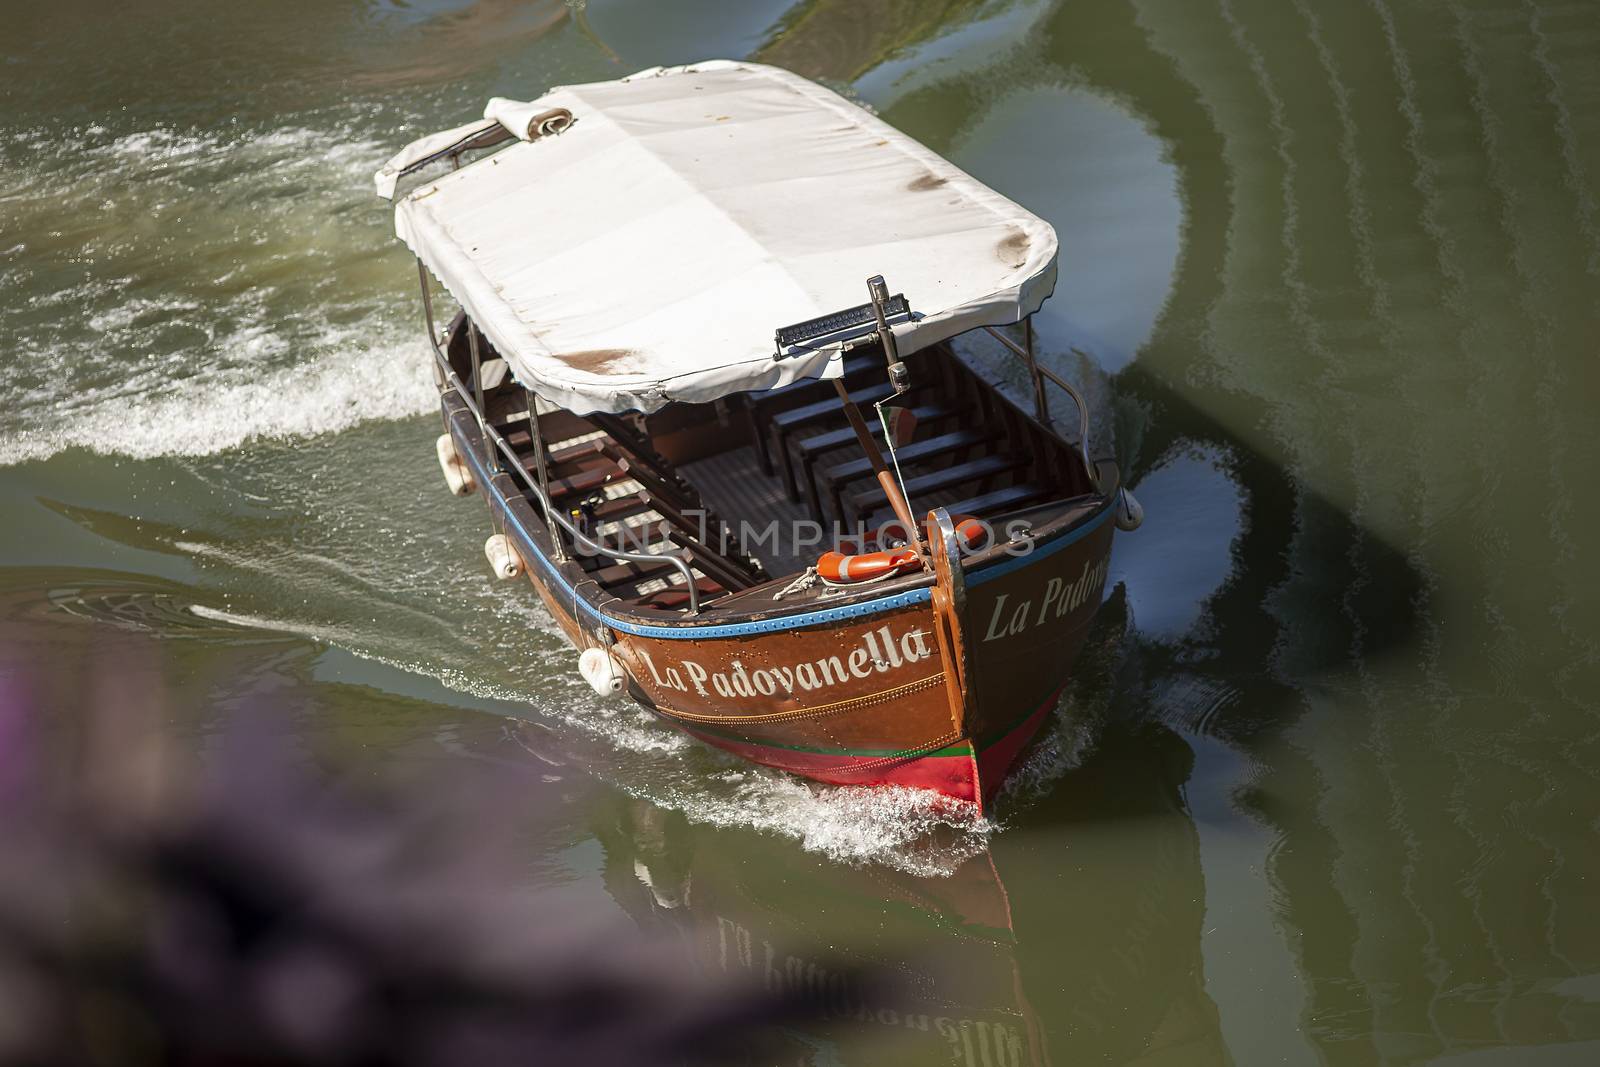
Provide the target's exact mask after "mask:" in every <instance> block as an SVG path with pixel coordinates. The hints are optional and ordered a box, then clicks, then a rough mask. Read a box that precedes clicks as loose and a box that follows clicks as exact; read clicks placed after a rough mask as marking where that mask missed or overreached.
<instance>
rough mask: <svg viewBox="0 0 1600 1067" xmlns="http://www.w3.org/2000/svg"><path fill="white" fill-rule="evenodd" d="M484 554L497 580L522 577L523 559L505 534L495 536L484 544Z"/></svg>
mask: <svg viewBox="0 0 1600 1067" xmlns="http://www.w3.org/2000/svg"><path fill="white" fill-rule="evenodd" d="M483 554H484V555H485V556H486V557H488V560H489V567H490V569H491V570H493V571H494V573H495V576H496V577H497V578H520V577H522V557H521V556H519V555H517V549H516V546H515V545H513V544H512V543H511V538H509V537H507V536H506V535H505V534H495V535H494V536H493V537H491V538H489V540H487V541H485V542H484V543H483Z"/></svg>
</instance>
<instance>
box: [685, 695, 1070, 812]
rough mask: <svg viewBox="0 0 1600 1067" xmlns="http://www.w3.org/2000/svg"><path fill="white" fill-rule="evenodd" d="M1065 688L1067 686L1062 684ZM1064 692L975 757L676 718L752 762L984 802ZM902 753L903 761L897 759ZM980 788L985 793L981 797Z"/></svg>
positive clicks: (956, 749) (843, 781)
mask: <svg viewBox="0 0 1600 1067" xmlns="http://www.w3.org/2000/svg"><path fill="white" fill-rule="evenodd" d="M1061 688H1062V689H1064V688H1066V687H1065V685H1063V686H1062V687H1061ZM1060 696H1061V689H1057V690H1056V691H1055V693H1053V694H1052V695H1051V696H1050V698H1049V699H1048V700H1046V701H1044V702H1043V703H1041V704H1040V705H1039V706H1038V707H1036V708H1034V709H1033V710H1032V711H1029V712H1027V713H1026V714H1025V715H1023V716H1022V717H1021V718H1020V719H1018V720H1017V721H1015V722H1013V723H1011V724H1010V725H1009V726H1004V727H1001V728H1000V730H999V731H998V732H997V733H996V734H991V735H990V738H989V740H988V741H987V742H986V743H985V744H984V745H983V746H981V748H980V749H979V750H978V752H977V755H976V757H974V753H973V749H972V748H971V747H970V746H969V745H968V744H959V745H952V746H950V747H948V748H941V749H937V750H935V751H933V752H926V753H922V754H920V755H919V754H916V753H915V752H894V751H890V750H864V751H852V750H849V749H821V750H818V749H806V748H799V747H795V746H790V745H779V744H773V743H771V742H760V741H750V740H748V739H744V738H734V737H731V736H728V735H727V734H724V733H723V732H721V731H718V730H708V729H706V728H704V727H703V726H701V725H700V724H698V723H697V724H694V725H692V726H691V725H689V724H688V723H684V722H678V721H677V720H673V721H674V723H675V725H677V726H678V727H679V728H680V729H682V730H683V731H684V732H685V733H688V734H691V735H693V736H695V737H698V738H699V739H700V740H702V741H704V742H705V743H706V744H708V745H713V746H715V747H717V748H720V749H723V750H724V751H727V752H731V753H733V754H734V755H736V756H739V757H740V758H742V759H747V760H749V761H750V762H752V763H760V764H764V765H766V766H769V767H777V768H779V769H780V770H786V771H792V772H793V773H795V774H800V775H804V776H805V777H807V778H815V779H817V780H818V781H822V782H831V783H834V784H838V785H903V786H909V787H912V788H919V789H934V790H937V791H939V792H941V793H945V794H947V795H949V796H954V797H959V798H961V799H963V800H971V801H977V802H980V803H981V802H982V800H983V799H987V797H988V796H989V795H992V794H993V793H994V791H995V789H996V788H997V787H998V786H999V785H1000V783H1001V781H1002V780H1003V779H1004V778H1005V775H1006V772H1007V771H1009V770H1010V769H1011V765H1012V764H1013V763H1015V762H1016V760H1017V757H1018V756H1020V755H1021V754H1022V751H1023V749H1025V748H1026V747H1027V745H1028V742H1029V741H1031V740H1033V736H1034V735H1035V734H1036V733H1038V732H1039V727H1040V726H1041V725H1043V723H1044V720H1045V718H1046V717H1047V716H1048V715H1049V713H1050V711H1051V709H1053V708H1054V707H1055V705H1056V701H1057V699H1058V698H1059V697H1060ZM895 756H904V757H905V758H904V759H898V760H897V759H894V758H893V757H895ZM980 789H981V790H982V792H983V794H984V797H982V798H980V797H979V796H978V793H979V790H980Z"/></svg>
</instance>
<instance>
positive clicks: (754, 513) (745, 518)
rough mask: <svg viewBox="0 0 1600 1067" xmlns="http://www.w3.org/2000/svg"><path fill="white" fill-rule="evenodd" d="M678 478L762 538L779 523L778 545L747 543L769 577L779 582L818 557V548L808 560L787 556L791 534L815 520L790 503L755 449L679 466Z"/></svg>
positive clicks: (737, 524) (734, 522)
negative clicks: (804, 523)
mask: <svg viewBox="0 0 1600 1067" xmlns="http://www.w3.org/2000/svg"><path fill="white" fill-rule="evenodd" d="M678 473H679V474H681V475H682V476H683V477H684V479H685V480H686V481H688V482H689V484H690V485H692V486H694V487H695V489H696V490H698V491H699V493H700V497H701V499H703V500H704V501H705V502H706V504H707V505H708V506H709V507H710V508H711V510H712V511H715V512H716V513H717V514H719V515H721V516H722V517H723V518H724V519H726V520H728V522H729V523H730V524H731V525H732V526H734V531H733V532H734V534H735V536H738V535H739V534H740V529H739V528H740V527H741V526H743V527H744V529H745V530H747V531H752V532H753V533H755V534H757V535H759V534H761V533H765V532H766V531H765V527H766V526H767V524H769V523H773V522H776V523H779V524H780V526H781V529H780V532H779V543H778V545H777V547H776V548H774V547H773V546H772V545H771V544H769V541H770V540H771V539H768V540H767V541H761V542H760V543H757V537H756V536H751V537H748V538H747V539H746V543H745V546H744V547H745V548H746V549H747V550H748V551H749V552H750V554H751V555H753V556H755V557H756V558H757V559H758V560H760V561H761V565H762V566H763V567H765V568H766V570H767V573H768V574H770V575H772V576H773V577H775V578H779V577H784V576H786V575H791V574H798V573H799V572H800V571H803V570H805V569H806V568H807V567H809V566H810V565H811V564H812V563H813V562H815V560H816V557H817V549H815V548H813V549H809V550H808V552H807V553H806V554H805V555H795V554H792V553H791V552H785V551H784V549H790V550H792V549H793V547H794V543H793V540H792V538H791V537H790V536H789V531H790V530H792V529H794V528H795V525H796V524H797V523H801V522H806V521H809V520H811V519H812V515H811V514H810V512H809V511H808V510H807V509H806V506H805V505H804V504H802V503H800V502H798V501H795V500H791V499H790V498H789V495H788V494H787V493H785V492H784V488H783V482H782V481H781V480H780V479H778V478H776V477H774V476H773V475H770V474H767V473H766V472H765V471H763V470H762V469H761V461H760V459H759V458H758V457H757V456H756V450H755V448H754V447H753V446H751V445H744V446H743V447H741V448H735V449H730V450H729V451H727V452H723V453H721V454H719V455H715V456H708V457H706V458H705V459H700V460H696V461H694V462H693V463H684V464H681V465H679V467H678Z"/></svg>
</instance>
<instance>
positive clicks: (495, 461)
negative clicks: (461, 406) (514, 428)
mask: <svg viewBox="0 0 1600 1067" xmlns="http://www.w3.org/2000/svg"><path fill="white" fill-rule="evenodd" d="M462 321H463V322H464V323H465V324H466V327H467V348H468V349H469V350H470V351H471V352H472V396H473V400H474V405H473V406H474V407H476V408H477V412H476V414H477V416H478V433H480V434H483V441H484V448H483V451H484V456H483V458H484V460H485V461H486V462H488V464H489V469H490V470H492V471H498V470H499V469H500V460H499V458H498V457H497V456H496V455H495V454H494V449H493V448H491V447H489V435H488V434H486V433H484V432H483V428H484V425H485V424H486V423H487V422H488V421H489V413H488V412H487V411H485V410H484V407H483V359H482V357H481V356H480V355H479V354H478V324H477V323H475V322H473V321H472V320H471V319H463V320H462Z"/></svg>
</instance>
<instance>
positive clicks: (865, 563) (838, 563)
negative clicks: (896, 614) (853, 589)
mask: <svg viewBox="0 0 1600 1067" xmlns="http://www.w3.org/2000/svg"><path fill="white" fill-rule="evenodd" d="M921 561H922V560H921V557H919V556H918V555H917V550H916V549H914V548H897V549H894V550H893V551H890V552H868V553H866V554H865V555H860V556H847V555H845V554H844V553H843V552H824V553H823V554H822V558H820V559H818V560H817V574H819V575H820V576H821V577H822V580H823V581H825V582H834V583H845V584H848V583H853V582H870V581H872V580H873V579H874V578H884V577H887V576H889V575H891V574H898V573H899V572H901V571H903V570H909V569H910V568H912V567H915V566H917V565H918V564H919V563H921Z"/></svg>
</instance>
